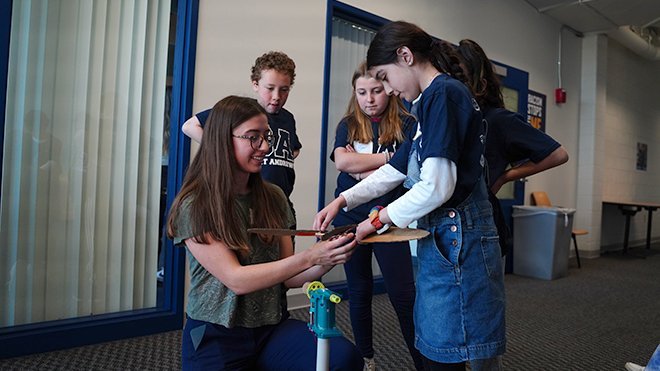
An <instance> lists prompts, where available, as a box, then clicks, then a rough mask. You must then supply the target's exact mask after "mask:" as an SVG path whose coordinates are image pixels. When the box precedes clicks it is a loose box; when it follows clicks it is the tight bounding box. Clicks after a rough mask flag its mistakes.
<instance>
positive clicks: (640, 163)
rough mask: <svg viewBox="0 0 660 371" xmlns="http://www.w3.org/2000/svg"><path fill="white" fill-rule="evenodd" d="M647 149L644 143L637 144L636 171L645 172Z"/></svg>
mask: <svg viewBox="0 0 660 371" xmlns="http://www.w3.org/2000/svg"><path fill="white" fill-rule="evenodd" d="M647 152H648V147H647V145H646V143H639V142H637V170H643V171H646V154H647Z"/></svg>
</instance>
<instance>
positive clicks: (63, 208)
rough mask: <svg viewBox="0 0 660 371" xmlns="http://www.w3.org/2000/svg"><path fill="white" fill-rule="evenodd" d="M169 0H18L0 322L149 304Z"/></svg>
mask: <svg viewBox="0 0 660 371" xmlns="http://www.w3.org/2000/svg"><path fill="white" fill-rule="evenodd" d="M169 32H170V1H137V2H132V1H128V2H118V1H95V2H90V1H87V0H79V1H74V0H68V1H39V2H31V1H14V2H13V9H12V23H11V34H10V36H11V39H10V52H9V72H8V83H7V108H6V114H5V127H4V130H5V131H4V144H3V147H4V148H3V149H4V155H3V158H2V171H3V176H2V184H1V189H0V192H1V193H0V245H1V246H2V249H0V281H1V284H0V327H5V326H14V325H19V324H26V323H36V322H41V321H49V320H57V319H65V318H73V317H81V316H88V315H92V314H94V315H96V314H102V313H110V312H117V311H125V310H134V309H141V308H149V307H154V306H156V303H157V287H158V286H157V277H156V271H157V270H158V268H159V267H158V250H159V241H160V237H161V227H160V225H159V224H160V223H161V222H162V220H161V215H162V210H161V197H162V195H161V193H162V183H161V180H162V179H161V171H162V166H161V165H162V163H163V156H166V153H164V144H166V143H164V140H163V137H164V136H163V132H164V121H165V119H166V118H165V116H164V112H165V109H166V75H167V55H168V39H169V38H168V34H169Z"/></svg>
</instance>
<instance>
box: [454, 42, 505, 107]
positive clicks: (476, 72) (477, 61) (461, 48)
mask: <svg viewBox="0 0 660 371" xmlns="http://www.w3.org/2000/svg"><path fill="white" fill-rule="evenodd" d="M458 52H459V53H460V55H461V57H463V63H464V64H465V70H466V71H467V76H468V79H467V80H468V83H467V85H468V86H469V87H470V90H472V94H473V95H474V97H475V98H476V100H477V103H479V106H481V107H483V108H485V107H496V108H504V99H503V97H502V91H501V90H500V81H499V78H498V77H497V74H496V73H495V69H494V68H493V64H492V63H491V62H490V60H489V59H488V57H487V56H486V52H484V50H483V49H482V48H481V46H479V44H477V43H476V42H474V41H472V40H470V39H463V40H461V41H460V42H459V43H458Z"/></svg>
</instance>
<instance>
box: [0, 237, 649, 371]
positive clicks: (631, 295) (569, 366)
mask: <svg viewBox="0 0 660 371" xmlns="http://www.w3.org/2000/svg"><path fill="white" fill-rule="evenodd" d="M633 253H643V254H645V255H647V257H646V259H637V258H631V257H624V256H621V255H620V254H619V253H609V254H606V255H603V256H602V257H601V258H599V259H593V260H586V259H583V261H582V269H578V268H577V266H576V264H575V261H572V262H571V264H570V268H569V271H568V276H566V277H564V278H560V279H557V280H552V281H544V280H538V279H533V278H526V277H521V276H516V275H507V276H506V277H505V285H506V291H507V336H508V346H507V352H506V354H505V356H504V368H505V369H506V370H561V371H566V370H598V371H601V370H603V371H607V370H624V364H625V363H626V362H628V361H632V362H635V363H639V364H645V363H646V362H647V361H648V358H649V357H650V355H651V354H652V353H653V351H654V350H655V348H656V346H657V345H658V344H659V343H660V245H657V244H656V245H654V246H653V247H652V249H651V251H647V250H642V249H634V250H633ZM373 308H374V318H375V323H374V338H375V339H374V341H375V344H374V347H375V349H376V360H377V365H378V366H379V369H380V370H412V369H413V368H412V361H411V359H410V356H409V355H408V353H407V350H406V349H405V346H404V344H403V340H402V337H401V334H400V332H399V330H398V325H397V321H396V316H395V314H394V311H393V310H392V307H391V305H390V303H389V301H388V299H387V296H386V295H377V296H375V297H374V304H373ZM292 315H293V317H295V318H299V319H302V320H306V319H307V311H306V310H295V311H292ZM337 323H338V327H339V328H340V329H341V330H342V331H343V332H344V333H345V334H346V335H347V336H348V337H349V338H351V339H352V334H351V330H350V325H349V323H348V303H347V302H342V303H340V304H339V306H338V308H337ZM180 342H181V331H172V332H166V333H162V334H158V335H153V336H145V337H140V338H134V339H128V340H124V341H115V342H110V343H105V344H98V345H92V346H85V347H80V348H74V349H69V350H64V351H57V352H50V353H42V354H35V355H31V356H26V357H20V358H11V359H5V360H0V370H92V369H94V370H128V369H132V370H167V369H180V367H181V358H180Z"/></svg>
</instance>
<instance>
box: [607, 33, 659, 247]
mask: <svg viewBox="0 0 660 371" xmlns="http://www.w3.org/2000/svg"><path fill="white" fill-rule="evenodd" d="M607 58H608V61H607V63H608V65H607V71H608V73H607V75H608V77H607V96H606V100H607V110H606V112H607V116H606V120H605V122H604V125H605V130H604V134H605V135H604V136H605V149H606V150H605V161H604V174H603V178H604V179H603V180H604V181H603V198H604V199H606V200H607V199H609V200H621V201H647V202H654V203H660V187H659V186H658V185H660V162H659V161H658V160H659V159H660V152H658V148H660V104H659V103H660V100H659V98H660V62H657V61H650V60H647V59H643V58H640V57H639V56H638V55H637V54H634V53H633V52H631V51H630V50H629V49H626V48H625V47H624V46H623V45H621V44H619V43H618V42H616V41H614V40H610V41H609V44H608V48H607ZM638 142H641V143H645V144H646V145H647V148H648V153H647V169H646V171H641V170H637V169H636V160H637V157H636V156H637V143H638ZM654 217H655V219H654V221H653V224H654V230H655V231H656V235H657V231H658V230H660V229H658V228H660V215H658V214H657V213H656V214H654ZM646 225H647V212H646V211H642V212H639V213H637V215H635V216H634V217H633V218H632V223H631V227H630V241H631V242H633V243H635V242H636V243H643V242H645V241H646ZM602 226H603V227H602V240H601V245H602V246H611V245H616V246H620V245H621V242H622V236H623V232H624V217H623V216H622V215H621V213H620V212H619V210H618V209H617V208H616V207H615V206H606V207H604V208H603V218H602Z"/></svg>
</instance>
